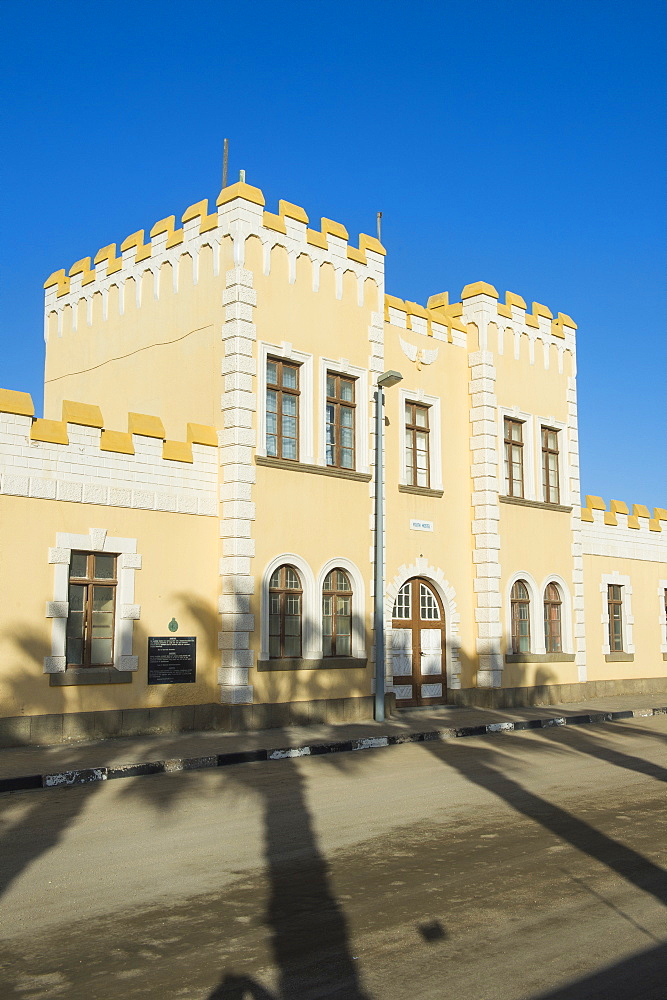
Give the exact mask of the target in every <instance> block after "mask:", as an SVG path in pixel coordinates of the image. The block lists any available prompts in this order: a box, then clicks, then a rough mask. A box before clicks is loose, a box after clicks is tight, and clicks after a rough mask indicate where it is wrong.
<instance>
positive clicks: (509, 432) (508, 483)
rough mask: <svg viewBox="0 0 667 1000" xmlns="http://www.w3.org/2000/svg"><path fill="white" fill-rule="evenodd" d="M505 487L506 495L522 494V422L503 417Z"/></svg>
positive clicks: (515, 495) (518, 495) (517, 495)
mask: <svg viewBox="0 0 667 1000" xmlns="http://www.w3.org/2000/svg"><path fill="white" fill-rule="evenodd" d="M505 489H506V492H507V496H510V497H522V496H523V423H522V422H521V421H520V420H512V419H510V417H505Z"/></svg>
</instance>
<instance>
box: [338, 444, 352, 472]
mask: <svg viewBox="0 0 667 1000" xmlns="http://www.w3.org/2000/svg"><path fill="white" fill-rule="evenodd" d="M340 464H341V468H343V469H353V468H354V459H353V455H352V452H351V451H350V450H349V449H348V448H341V450H340Z"/></svg>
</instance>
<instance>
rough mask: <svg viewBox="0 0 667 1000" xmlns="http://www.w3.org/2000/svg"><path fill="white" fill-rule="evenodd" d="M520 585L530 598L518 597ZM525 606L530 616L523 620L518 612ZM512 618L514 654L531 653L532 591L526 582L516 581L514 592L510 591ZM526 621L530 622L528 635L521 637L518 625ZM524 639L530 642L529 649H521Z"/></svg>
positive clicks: (513, 585)
mask: <svg viewBox="0 0 667 1000" xmlns="http://www.w3.org/2000/svg"><path fill="white" fill-rule="evenodd" d="M519 584H521V586H522V587H523V588H524V589H525V591H526V594H527V595H528V597H519V596H518V594H517V593H516V591H517V587H518V586H519ZM524 605H525V606H526V608H527V610H528V614H527V615H526V617H525V618H521V617H520V616H519V614H518V610H519V607H523V606H524ZM510 617H511V622H512V637H511V638H512V653H529V652H530V645H531V635H530V589H529V587H528V584H527V583H526V581H525V580H515V581H514V583H513V584H512V590H511V591H510ZM524 621H527V622H528V634H527V635H525V636H524V635H521V632H520V630H519V628H518V623H519V622H524ZM522 639H527V640H528V648H527V649H521V648H520V647H521V640H522Z"/></svg>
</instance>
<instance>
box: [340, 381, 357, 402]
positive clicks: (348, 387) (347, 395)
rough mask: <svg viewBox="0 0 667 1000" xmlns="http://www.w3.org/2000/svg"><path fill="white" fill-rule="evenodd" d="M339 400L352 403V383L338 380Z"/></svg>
mask: <svg viewBox="0 0 667 1000" xmlns="http://www.w3.org/2000/svg"><path fill="white" fill-rule="evenodd" d="M340 398H341V399H344V400H346V401H347V402H350V403H351V402H353V401H354V382H345V381H343V379H341V380H340Z"/></svg>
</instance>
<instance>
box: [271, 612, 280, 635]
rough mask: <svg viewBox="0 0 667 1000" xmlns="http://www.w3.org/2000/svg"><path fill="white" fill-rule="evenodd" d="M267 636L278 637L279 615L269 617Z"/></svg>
mask: <svg viewBox="0 0 667 1000" xmlns="http://www.w3.org/2000/svg"><path fill="white" fill-rule="evenodd" d="M269 635H278V636H279V635H280V615H278V614H273V615H269Z"/></svg>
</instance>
